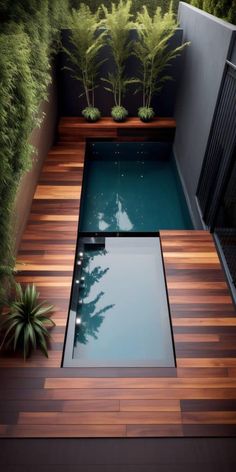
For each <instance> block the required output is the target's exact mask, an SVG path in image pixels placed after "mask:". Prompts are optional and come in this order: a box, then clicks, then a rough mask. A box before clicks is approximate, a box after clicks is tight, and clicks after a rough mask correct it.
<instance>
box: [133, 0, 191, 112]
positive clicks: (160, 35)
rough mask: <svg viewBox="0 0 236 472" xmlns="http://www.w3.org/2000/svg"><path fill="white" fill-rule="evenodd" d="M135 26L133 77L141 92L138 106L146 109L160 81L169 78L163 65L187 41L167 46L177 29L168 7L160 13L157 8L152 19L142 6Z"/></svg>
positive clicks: (174, 55) (176, 54) (173, 56)
mask: <svg viewBox="0 0 236 472" xmlns="http://www.w3.org/2000/svg"><path fill="white" fill-rule="evenodd" d="M136 29H137V33H138V40H137V41H135V44H134V54H135V56H136V57H137V59H138V60H139V63H140V71H139V75H138V77H137V78H136V80H137V82H138V83H139V87H138V88H137V91H138V90H141V91H142V106H143V107H145V108H150V107H151V102H152V98H153V96H154V94H156V93H157V92H159V91H160V90H161V88H162V85H163V84H164V82H166V81H167V80H170V79H171V77H170V76H169V75H166V74H164V72H165V70H166V68H167V67H168V66H169V64H170V63H171V61H172V60H173V59H174V58H175V57H176V56H178V55H179V54H180V53H181V51H182V50H183V49H184V48H185V47H186V45H187V43H185V44H183V45H181V46H179V47H177V48H174V49H170V47H169V41H170V39H171V37H172V36H173V35H174V33H175V31H176V29H177V24H176V21H175V17H174V14H173V11H172V7H170V9H169V11H168V13H165V14H164V15H163V14H162V12H161V9H160V8H157V9H156V12H155V15H154V16H153V18H152V17H151V16H150V15H149V13H148V10H147V8H146V7H145V6H144V7H143V10H142V11H141V12H139V13H138V16H137V22H136Z"/></svg>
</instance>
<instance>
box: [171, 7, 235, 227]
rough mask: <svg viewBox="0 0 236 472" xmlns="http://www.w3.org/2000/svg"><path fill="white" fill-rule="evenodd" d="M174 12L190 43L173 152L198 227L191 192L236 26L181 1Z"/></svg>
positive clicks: (184, 56) (199, 221) (182, 83)
mask: <svg viewBox="0 0 236 472" xmlns="http://www.w3.org/2000/svg"><path fill="white" fill-rule="evenodd" d="M178 16H179V23H180V26H181V28H183V31H184V33H183V40H184V41H191V45H190V46H189V48H187V49H186V50H185V52H184V55H183V57H182V74H181V82H180V87H179V91H178V96H177V101H176V109H175V117H176V120H177V130H176V136H175V142H174V153H175V157H176V161H177V166H178V169H179V173H180V176H181V177H182V182H183V185H184V187H185V193H186V196H187V200H188V203H189V207H190V210H191V214H192V218H193V221H194V223H195V226H196V227H199V228H201V227H202V224H201V219H200V216H199V212H198V208H197V203H196V199H195V194H196V189H197V184H198V180H199V176H200V171H201V167H202V162H203V158H204V154H205V150H206V146H207V141H208V137H209V132H210V128H211V123H212V118H213V114H214V110H215V107H216V102H217V97H218V93H219V89H220V85H221V81H222V77H223V74H224V68H225V61H226V59H228V58H230V55H231V43H232V41H233V37H235V36H234V35H235V33H236V26H233V25H231V24H229V23H226V22H225V21H222V20H220V19H218V18H216V17H214V16H212V15H209V14H207V13H205V12H203V11H202V10H198V9H197V8H194V7H192V6H190V5H188V4H186V3H183V2H180V5H179V15H178Z"/></svg>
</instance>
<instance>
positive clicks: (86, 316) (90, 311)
mask: <svg viewBox="0 0 236 472" xmlns="http://www.w3.org/2000/svg"><path fill="white" fill-rule="evenodd" d="M87 254H88V253H87ZM106 254H107V251H106V249H102V250H99V251H98V250H97V251H93V255H90V254H89V255H87V256H86V254H85V258H84V260H83V270H82V275H83V277H84V285H83V286H81V288H80V292H79V299H80V300H81V301H82V304H81V305H80V304H79V305H78V310H77V312H78V315H79V317H80V318H81V323H80V324H79V325H76V328H75V345H77V344H78V343H82V344H87V343H88V341H89V339H88V337H89V336H92V337H93V338H94V339H98V333H99V329H100V327H101V325H102V323H103V320H104V318H105V316H104V314H105V313H106V312H107V311H109V310H111V309H112V308H113V307H114V304H111V305H107V306H104V307H103V308H101V309H99V310H98V311H96V310H97V304H98V302H99V301H100V300H101V298H102V297H103V296H104V294H105V292H103V291H101V292H99V293H98V294H97V295H96V297H95V298H94V299H93V300H92V301H87V302H86V299H87V298H88V299H89V296H90V293H91V290H92V287H93V286H94V284H95V283H99V282H100V280H101V279H102V277H103V276H104V275H105V274H106V273H107V272H108V271H109V268H108V267H107V268H106V269H102V268H101V266H97V267H94V269H92V270H90V265H91V262H92V261H93V260H94V258H95V257H96V256H105V255H106Z"/></svg>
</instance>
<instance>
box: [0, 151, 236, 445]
mask: <svg viewBox="0 0 236 472" xmlns="http://www.w3.org/2000/svg"><path fill="white" fill-rule="evenodd" d="M84 151H85V143H84V142H77V143H71V142H67V143H65V142H63V143H62V142H59V143H58V145H57V146H55V147H54V148H53V149H52V150H51V152H50V153H49V155H48V157H47V159H46V161H45V163H44V167H43V170H42V174H41V177H40V180H39V183H38V187H37V189H36V192H35V196H34V199H33V203H32V209H31V214H30V217H29V221H28V225H27V227H26V229H25V232H24V235H23V239H22V243H21V247H20V251H19V255H18V262H17V267H18V271H19V273H18V280H19V281H20V282H22V283H28V282H34V283H35V284H36V285H37V287H38V289H39V291H40V293H41V298H42V299H45V300H48V301H49V302H50V303H53V304H54V305H55V311H54V315H53V319H54V320H55V322H56V327H55V328H54V329H53V330H52V340H51V346H50V351H49V359H46V358H45V357H44V356H43V355H42V354H41V353H40V352H36V353H35V354H34V355H32V357H31V358H30V359H29V360H27V362H24V361H23V360H22V359H21V358H20V357H19V356H18V355H14V356H13V355H12V356H9V355H6V354H5V355H3V354H2V355H1V357H0V437H5V438H6V437H26V438H28V437H35V438H39V437H48V438H50V437H55V438H59V437H164V436H166V437H177V436H180V437H181V436H185V437H188V436H235V435H236V313H235V310H234V307H233V305H232V302H231V298H230V295H229V292H228V288H227V285H226V282H225V278H224V274H223V271H222V268H221V266H220V263H219V259H218V256H217V253H216V250H215V246H214V243H213V240H212V237H211V235H210V234H208V233H207V232H205V231H162V232H161V244H162V248H163V256H164V265H165V271H166V280H167V287H168V294H169V301H170V310H171V320H172V326H173V336H174V343H175V351H176V362H177V367H176V369H173V368H172V369H159V370H158V374H157V375H156V377H154V376H150V377H145V378H144V377H137V376H136V377H134V376H133V374H132V376H130V377H123V378H118V377H114V376H113V377H106V376H104V377H99V378H98V377H96V375H93V373H92V374H91V375H90V376H83V377H81V371H79V370H78V369H75V368H60V366H61V359H62V350H63V342H64V336H65V327H66V321H67V314H68V304H69V298H70V290H71V282H72V275H73V264H74V255H75V244H76V238H77V224H78V214H79V206H80V193H81V185H82V178H83V164H84ZM91 372H94V371H93V370H91ZM78 374H80V376H79V375H78Z"/></svg>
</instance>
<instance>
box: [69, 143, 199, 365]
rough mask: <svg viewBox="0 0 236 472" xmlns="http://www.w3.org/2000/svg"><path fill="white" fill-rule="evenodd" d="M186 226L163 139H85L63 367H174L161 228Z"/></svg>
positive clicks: (183, 206) (174, 172) (189, 225)
mask: <svg viewBox="0 0 236 472" xmlns="http://www.w3.org/2000/svg"><path fill="white" fill-rule="evenodd" d="M191 228H192V222H191V218H190V216H189V213H188V209H187V205H186V201H185V198H184V194H183V191H182V188H181V184H180V181H179V178H178V173H177V170H176V168H175V164H174V159H173V158H172V157H171V147H170V144H169V143H114V142H96V143H88V145H87V151H86V162H85V172H84V181H83V192H82V201H81V210H80V223H79V235H78V244H77V254H76V261H75V271H74V279H73V288H72V297H71V304H70V314H69V321H68V326H67V337H66V344H65V350H64V363H63V365H64V366H67V367H71V366H76V367H81V368H84V367H85V368H86V367H87V368H90V367H95V368H97V367H98V368H100V367H101V368H103V367H107V368H110V367H111V368H119V367H121V368H126V367H132V368H133V367H134V368H136V367H137V368H146V367H149V368H156V367H174V366H175V356H174V348H173V341H172V331H171V322H170V314H169V306H168V296H167V290H166V285H165V273H164V267H163V260H162V252H161V242H160V238H159V230H161V229H191Z"/></svg>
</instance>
